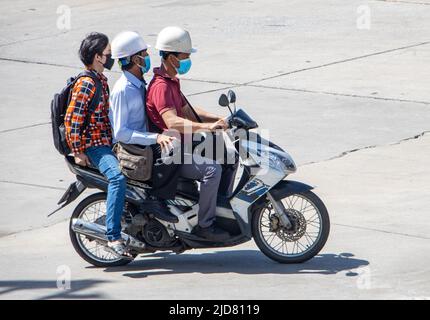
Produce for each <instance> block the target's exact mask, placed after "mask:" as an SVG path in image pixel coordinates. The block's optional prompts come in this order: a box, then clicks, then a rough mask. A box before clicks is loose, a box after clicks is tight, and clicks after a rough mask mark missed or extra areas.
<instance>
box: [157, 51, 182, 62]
mask: <svg viewBox="0 0 430 320" xmlns="http://www.w3.org/2000/svg"><path fill="white" fill-rule="evenodd" d="M171 54H173V55H174V56H175V57H177V56H178V55H179V52H169V51H160V56H161V57H162V58H163V59H164V60H166V59H167V58H168V57H169V55H171Z"/></svg>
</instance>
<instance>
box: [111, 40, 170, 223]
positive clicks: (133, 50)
mask: <svg viewBox="0 0 430 320" xmlns="http://www.w3.org/2000/svg"><path fill="white" fill-rule="evenodd" d="M147 49H148V45H147V44H146V43H145V42H144V41H143V39H142V37H141V36H140V35H139V34H138V33H136V32H133V31H125V32H122V33H120V34H118V35H117V36H116V37H115V39H114V40H113V42H112V58H114V59H118V62H119V65H120V67H121V69H122V71H123V73H122V75H121V77H120V78H119V79H118V81H117V82H116V83H115V86H114V88H113V90H112V92H111V94H110V110H109V119H110V122H111V125H112V134H113V143H116V142H122V143H126V144H138V145H141V146H151V145H156V144H159V145H160V146H161V148H163V149H169V148H170V145H171V142H172V141H173V140H174V139H175V138H173V137H170V136H167V135H163V134H158V133H153V132H149V129H148V118H147V117H146V108H145V99H146V82H145V80H144V78H143V75H144V73H146V72H148V71H149V69H150V65H151V63H150V59H149V55H148V52H147ZM174 187H176V186H174ZM152 200H153V206H152V207H155V212H154V214H155V215H156V216H157V217H159V218H160V219H163V220H165V221H169V222H172V223H175V222H178V218H177V217H176V216H175V215H173V214H172V213H170V211H169V209H168V208H167V206H166V205H165V204H164V202H163V201H161V200H159V199H156V198H155V197H153V199H152ZM154 204H155V206H154Z"/></svg>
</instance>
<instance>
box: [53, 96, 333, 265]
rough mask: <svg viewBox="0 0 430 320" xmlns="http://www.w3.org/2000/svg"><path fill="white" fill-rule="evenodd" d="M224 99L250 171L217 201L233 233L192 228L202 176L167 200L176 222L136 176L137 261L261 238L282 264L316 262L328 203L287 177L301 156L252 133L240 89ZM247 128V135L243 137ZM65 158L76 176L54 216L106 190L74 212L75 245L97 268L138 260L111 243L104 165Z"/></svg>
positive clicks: (129, 236) (234, 142)
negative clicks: (206, 235)
mask: <svg viewBox="0 0 430 320" xmlns="http://www.w3.org/2000/svg"><path fill="white" fill-rule="evenodd" d="M219 104H220V106H222V107H228V109H229V110H230V113H231V116H230V117H229V118H228V124H229V129H227V130H225V131H224V132H223V135H224V140H225V143H226V147H227V149H228V150H229V151H230V152H233V153H235V154H236V157H235V159H236V161H238V162H239V165H240V168H241V169H242V170H241V176H240V177H238V179H237V180H238V183H237V186H236V187H235V189H234V191H233V192H232V194H231V195H229V196H223V195H219V196H218V199H217V208H216V224H217V225H218V226H219V227H221V228H222V229H224V230H226V231H228V233H229V234H230V237H229V238H228V239H227V240H225V241H222V242H211V241H208V240H206V239H203V238H200V237H198V236H196V235H195V234H194V233H193V232H192V231H193V228H194V227H195V226H196V225H197V223H198V217H197V212H198V199H199V191H198V185H197V182H196V181H193V180H187V179H183V178H180V179H179V181H178V186H177V192H176V196H175V198H174V199H172V200H168V201H167V205H168V207H169V209H170V211H171V212H172V213H173V214H174V215H176V216H177V218H178V220H179V221H178V222H177V223H171V222H166V221H163V220H161V219H160V218H158V217H157V214H156V213H155V212H153V211H152V210H151V205H150V204H149V201H148V191H149V190H150V189H151V184H150V182H148V183H146V182H145V183H143V182H138V181H133V180H130V179H128V181H127V190H126V202H125V206H124V210H123V216H122V221H121V226H122V237H123V239H125V240H126V244H127V247H128V249H129V251H130V253H131V254H132V256H133V257H134V258H136V257H137V256H138V255H139V254H145V253H153V252H156V251H172V252H175V253H182V252H184V251H186V250H190V249H198V248H219V247H231V246H236V245H239V244H242V243H245V242H247V241H250V240H251V239H254V241H255V243H256V245H257V247H258V248H259V249H260V250H261V252H263V254H265V255H266V256H267V257H269V258H271V259H273V260H275V261H277V262H280V263H302V262H304V261H307V260H309V259H311V258H312V257H314V256H315V255H317V254H318V253H319V252H320V250H321V249H322V248H323V246H324V245H325V243H326V241H327V238H328V235H329V232H330V220H329V215H328V212H327V209H326V207H325V205H324V203H323V202H322V201H321V199H320V198H319V197H318V196H317V195H316V194H315V193H314V192H313V191H312V189H313V187H311V186H309V185H307V184H304V183H301V182H297V181H293V180H285V178H286V177H287V176H289V175H290V174H292V173H294V172H295V171H296V169H297V168H296V165H295V163H294V161H293V159H292V158H291V156H290V155H289V154H288V153H287V152H285V151H284V150H282V148H280V147H279V146H277V145H275V144H274V143H272V142H270V141H267V140H265V139H263V138H262V137H261V136H260V135H259V134H258V133H256V132H254V131H251V130H252V129H255V128H257V127H258V125H257V123H256V122H255V121H254V120H252V119H251V118H250V117H249V116H248V115H247V114H246V112H245V111H244V110H243V109H238V110H237V108H236V94H235V93H234V92H233V91H231V90H230V91H229V92H228V95H226V94H222V95H221V96H220V99H219ZM232 104H233V105H234V110H232V109H231V105H232ZM239 131H241V132H246V135H245V136H244V135H241V136H240V137H238V135H237V133H238V132H239ZM239 149H241V150H245V152H239ZM65 160H66V163H67V165H68V167H69V169H70V170H71V172H72V173H73V174H75V175H76V181H75V182H73V183H72V184H71V185H70V186H69V188H68V189H67V191H66V192H65V194H64V195H63V196H62V198H61V199H60V201H59V202H58V205H61V206H60V207H59V208H58V209H57V210H55V211H54V212H53V213H55V212H57V211H58V210H60V209H62V208H64V207H65V206H67V205H68V204H70V203H71V202H73V201H74V200H76V199H77V198H78V196H79V195H80V194H81V193H82V192H83V191H84V190H85V189H86V188H96V189H99V190H101V192H99V193H95V194H92V195H90V196H88V197H86V198H85V199H83V200H82V201H81V202H80V203H79V204H78V205H77V206H76V208H75V209H74V211H73V213H72V216H71V218H70V225H69V233H70V240H71V242H72V244H73V247H74V249H75V250H76V252H77V253H78V254H79V255H80V256H81V257H82V258H83V259H84V260H85V261H87V262H88V263H90V264H92V265H94V266H97V267H113V266H122V265H126V264H128V263H130V262H131V261H132V260H130V259H124V258H122V257H119V256H117V255H116V254H115V253H114V252H111V251H110V250H109V248H108V247H107V237H106V235H105V233H106V227H105V225H106V191H107V187H108V182H107V180H106V179H105V178H104V176H103V175H102V174H101V173H100V172H99V171H98V170H97V169H94V168H91V167H82V166H79V165H76V164H75V162H74V158H73V157H72V156H66V157H65ZM53 213H51V215H52V214H53Z"/></svg>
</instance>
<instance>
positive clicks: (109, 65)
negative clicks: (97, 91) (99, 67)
mask: <svg viewBox="0 0 430 320" xmlns="http://www.w3.org/2000/svg"><path fill="white" fill-rule="evenodd" d="M114 62H115V59H112V55H111V54H110V53H109V54H107V55H106V62H105V63H103V67H105V68H106V69H108V70H110V69H112V66H113V64H114Z"/></svg>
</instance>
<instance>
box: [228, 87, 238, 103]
mask: <svg viewBox="0 0 430 320" xmlns="http://www.w3.org/2000/svg"><path fill="white" fill-rule="evenodd" d="M228 100H230V103H235V102H236V93H234V91H233V90H228Z"/></svg>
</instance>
